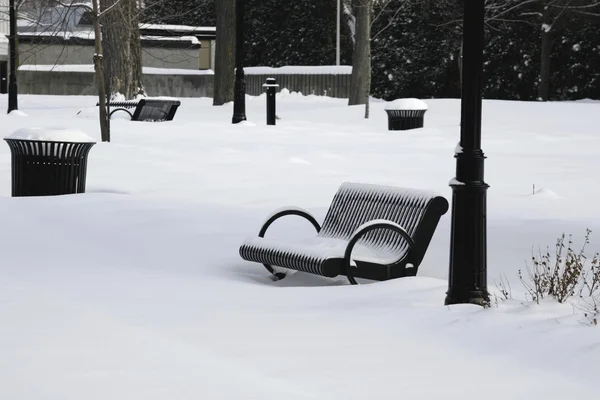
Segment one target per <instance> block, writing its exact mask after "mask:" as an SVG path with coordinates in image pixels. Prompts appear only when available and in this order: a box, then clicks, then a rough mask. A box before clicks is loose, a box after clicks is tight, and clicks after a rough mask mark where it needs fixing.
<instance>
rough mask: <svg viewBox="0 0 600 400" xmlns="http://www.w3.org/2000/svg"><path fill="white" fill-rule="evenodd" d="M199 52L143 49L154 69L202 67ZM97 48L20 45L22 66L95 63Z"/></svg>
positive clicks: (145, 63)
mask: <svg viewBox="0 0 600 400" xmlns="http://www.w3.org/2000/svg"><path fill="white" fill-rule="evenodd" d="M200 56H201V53H200V50H199V49H166V48H164V47H144V48H142V65H143V66H144V67H154V68H182V69H199V68H201V62H200ZM93 62H94V48H93V46H88V45H68V46H62V45H57V44H36V43H19V65H73V64H75V65H81V64H93Z"/></svg>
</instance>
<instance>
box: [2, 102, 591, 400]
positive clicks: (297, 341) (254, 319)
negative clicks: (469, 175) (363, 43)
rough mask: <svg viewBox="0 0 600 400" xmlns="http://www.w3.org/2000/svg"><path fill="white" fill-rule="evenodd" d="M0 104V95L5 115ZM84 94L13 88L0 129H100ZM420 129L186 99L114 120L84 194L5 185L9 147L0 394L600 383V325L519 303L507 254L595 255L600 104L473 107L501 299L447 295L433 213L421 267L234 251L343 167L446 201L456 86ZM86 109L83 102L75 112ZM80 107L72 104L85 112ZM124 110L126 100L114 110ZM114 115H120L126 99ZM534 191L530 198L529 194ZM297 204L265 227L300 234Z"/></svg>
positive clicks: (368, 392)
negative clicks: (377, 277) (504, 293)
mask: <svg viewBox="0 0 600 400" xmlns="http://www.w3.org/2000/svg"><path fill="white" fill-rule="evenodd" d="M6 102H7V98H6V96H5V95H3V96H2V97H0V110H3V109H6ZM95 103H96V99H95V98H93V97H51V96H27V95H23V96H20V98H19V106H20V110H21V111H23V112H24V113H25V114H27V116H21V115H17V114H11V115H4V114H0V123H1V126H2V132H3V133H2V135H3V137H5V136H7V135H10V134H11V133H13V132H14V131H16V130H17V129H21V128H32V127H46V128H67V129H76V130H81V131H83V132H86V133H87V134H89V135H91V136H92V137H94V138H96V139H97V140H98V141H99V137H100V135H99V129H98V123H97V114H96V112H97V109H96V107H94V105H95ZM426 103H427V105H428V107H429V110H428V111H427V113H426V115H425V128H423V129H417V130H412V131H404V132H389V131H387V116H386V114H385V111H384V106H385V103H383V102H381V101H377V100H374V101H373V103H372V109H371V118H370V119H369V120H365V119H363V118H362V116H363V108H362V107H360V106H359V107H348V106H346V104H345V100H337V99H331V98H322V97H314V96H306V97H305V96H301V95H298V94H294V93H292V94H290V93H282V94H280V95H278V110H277V114H278V115H279V116H280V117H281V119H280V120H278V121H277V126H276V127H272V126H269V127H268V126H266V125H265V98H264V95H263V96H260V97H256V98H251V97H248V99H247V116H248V122H245V123H242V124H239V125H232V124H231V116H232V104H228V105H225V106H222V107H213V106H212V105H211V104H212V101H211V100H210V99H206V98H204V99H188V98H185V99H182V106H181V107H180V109H179V111H178V113H177V115H176V117H175V120H174V121H173V122H167V123H144V122H131V121H128V120H127V119H123V116H121V117H117V116H118V114H116V115H115V118H117V119H114V120H113V121H112V142H111V143H108V144H107V143H98V144H96V145H95V146H94V147H93V148H92V150H91V152H90V155H89V167H88V178H87V193H85V194H81V195H73V196H58V197H40V198H11V197H10V169H11V167H10V152H9V148H8V146H7V145H0V221H2V224H1V226H2V229H0V243H1V244H0V246H1V258H0V321H1V322H0V399H2V400H5V399H6V400H46V399H48V400H50V399H51V400H55V399H56V400H59V399H60V400H82V399H85V400H96V399H97V400H107V399H111V400H133V399H140V400H142V399H143V400H153V399H160V400H175V399H176V400H184V399H190V400H191V399H236V400H238V399H260V400H266V399H277V400H281V399H286V400H294V399H339V400H348V399H370V398H373V399H380V400H381V399H398V398H404V399H461V400H464V399H480V398H481V397H485V398H486V399H494V400H495V399H498V400H500V399H502V400H506V399H527V400H531V399H560V400H564V399H565V398H591V397H592V396H595V395H597V393H598V391H599V390H600V382H599V381H598V375H599V373H600V361H599V360H600V328H599V327H589V326H588V325H586V319H585V317H584V316H583V315H582V312H581V311H579V310H577V309H575V308H574V307H573V306H572V305H570V304H562V305H560V304H558V303H556V302H554V301H552V300H547V301H543V302H542V303H541V304H540V305H536V304H533V303H531V302H524V293H523V292H524V290H523V287H522V286H521V284H520V283H519V281H518V279H517V276H516V273H517V270H519V269H523V268H525V263H526V261H528V260H530V258H531V250H532V246H535V247H536V248H537V246H541V247H542V248H545V247H546V246H551V247H552V246H553V245H554V244H555V242H556V238H557V237H558V236H559V235H560V234H561V233H562V232H565V233H573V235H574V241H575V246H579V245H581V244H582V241H583V236H584V234H585V229H586V228H590V229H592V235H591V239H592V243H591V244H590V245H589V247H588V251H587V253H588V254H590V255H591V254H592V253H593V252H594V251H595V250H598V249H600V207H598V195H599V194H600V189H599V185H598V179H599V178H598V176H599V172H600V158H599V154H600V150H599V149H600V136H599V135H600V131H599V127H600V103H599V102H594V101H584V102H571V103H544V104H543V103H526V102H507V101H485V102H484V116H483V119H484V123H483V149H484V151H485V153H486V155H487V156H488V159H487V160H486V181H487V182H488V183H489V184H490V185H491V187H490V189H489V191H488V266H489V268H488V276H489V289H490V290H491V291H493V292H494V293H496V292H497V290H496V288H495V285H494V281H495V280H498V278H500V276H503V275H505V276H506V277H507V279H508V280H509V281H510V283H511V287H512V292H513V300H508V301H504V302H502V301H499V302H498V304H493V305H492V307H491V308H489V309H481V308H479V307H476V306H472V305H458V306H451V307H445V306H444V305H443V302H444V297H445V291H446V288H447V281H446V278H447V274H448V253H449V237H450V233H449V220H450V213H448V214H446V215H445V216H444V217H443V218H442V221H441V223H440V226H439V228H438V230H437V232H436V234H435V236H434V239H433V241H432V244H431V246H430V248H429V251H428V253H427V255H426V257H425V260H424V262H423V264H422V265H421V268H420V270H419V276H418V277H416V278H405V279H399V280H396V281H389V282H382V283H373V284H363V285H360V286H350V285H348V284H347V283H346V281H345V280H344V279H337V280H330V279H326V278H320V277H315V276H309V275H306V274H302V273H297V274H295V275H293V276H291V277H289V278H286V279H284V280H283V281H280V282H273V281H272V280H270V279H269V276H268V274H267V271H266V270H265V269H264V268H263V267H262V266H261V265H259V264H254V263H248V262H245V261H243V260H242V259H241V258H240V257H239V255H238V247H239V245H240V244H241V242H242V241H243V240H244V238H245V237H246V236H251V235H256V233H257V231H258V229H259V227H260V225H261V223H262V222H263V220H264V217H265V216H266V215H267V214H269V213H270V212H271V211H272V210H273V209H275V208H279V207H281V206H285V205H296V206H301V207H305V208H308V209H309V210H310V211H312V212H313V213H314V214H316V215H317V216H318V217H319V218H322V216H323V215H324V213H325V211H326V207H327V206H328V204H329V202H330V200H331V197H332V196H333V194H334V193H335V191H336V189H337V188H338V186H339V185H340V183H342V182H343V181H355V182H369V183H379V184H388V185H394V186H405V187H414V188H424V189H433V190H437V191H439V192H441V193H442V194H443V195H445V196H446V197H447V198H448V199H449V200H450V199H451V190H450V188H449V186H448V182H449V181H450V180H451V179H452V178H453V177H454V169H455V159H454V158H453V156H454V150H455V147H456V145H457V142H458V138H459V109H460V102H459V101H458V100H427V101H426ZM80 111H81V112H80ZM78 112H79V113H78ZM123 114H124V113H123ZM125 116H126V115H125ZM534 185H535V191H536V194H533V192H534ZM307 225H308V224H306V223H305V222H304V221H301V220H296V219H294V218H288V219H284V220H281V221H280V222H278V223H277V224H276V225H274V226H273V229H272V231H270V232H269V235H272V236H273V237H276V236H279V237H282V238H286V239H289V240H292V239H298V238H301V237H303V236H304V235H310V234H312V232H311V229H310V227H309V226H307Z"/></svg>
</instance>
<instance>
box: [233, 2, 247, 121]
mask: <svg viewBox="0 0 600 400" xmlns="http://www.w3.org/2000/svg"><path fill="white" fill-rule="evenodd" d="M233 91H234V92H233V118H232V122H233V123H234V124H237V123H239V122H242V121H245V120H246V81H245V79H244V0H236V2H235V86H234V89H233Z"/></svg>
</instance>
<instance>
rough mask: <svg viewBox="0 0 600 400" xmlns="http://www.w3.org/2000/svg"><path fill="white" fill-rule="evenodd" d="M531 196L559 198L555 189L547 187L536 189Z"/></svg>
mask: <svg viewBox="0 0 600 400" xmlns="http://www.w3.org/2000/svg"><path fill="white" fill-rule="evenodd" d="M532 196H536V197H542V198H548V199H560V198H561V196H559V195H558V194H557V193H556V192H555V191H553V190H551V189H548V188H540V189H538V190H536V191H535V192H534V193H533V195H532Z"/></svg>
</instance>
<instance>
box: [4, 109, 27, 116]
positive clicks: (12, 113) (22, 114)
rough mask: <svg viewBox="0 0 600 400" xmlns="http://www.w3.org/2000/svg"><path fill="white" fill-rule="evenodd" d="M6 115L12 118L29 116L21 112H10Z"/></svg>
mask: <svg viewBox="0 0 600 400" xmlns="http://www.w3.org/2000/svg"><path fill="white" fill-rule="evenodd" d="M8 115H12V116H14V117H28V116H29V115H27V114H25V113H24V112H23V111H21V110H12V111H11V112H9V113H8Z"/></svg>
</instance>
